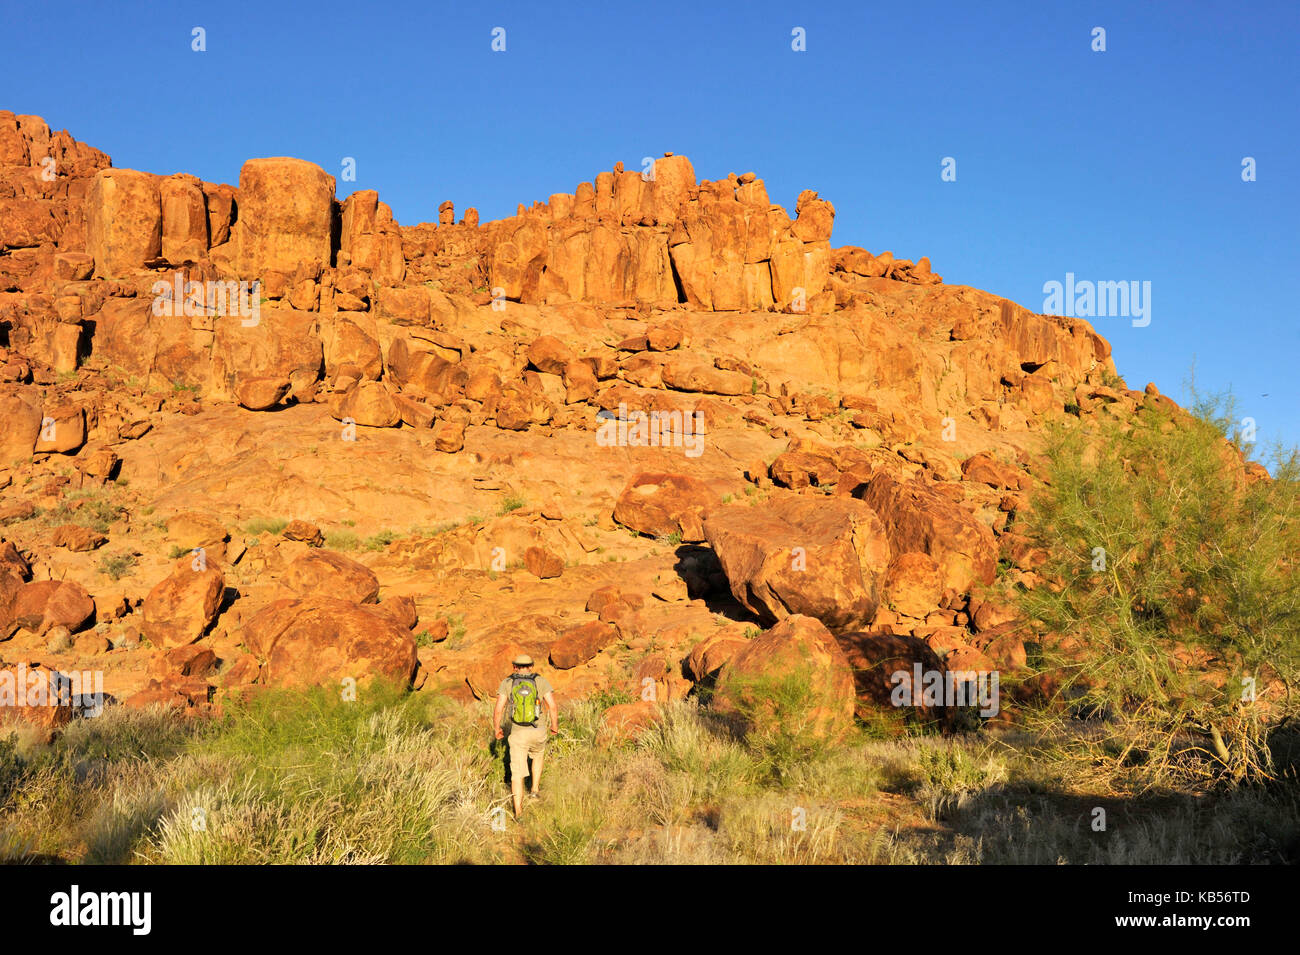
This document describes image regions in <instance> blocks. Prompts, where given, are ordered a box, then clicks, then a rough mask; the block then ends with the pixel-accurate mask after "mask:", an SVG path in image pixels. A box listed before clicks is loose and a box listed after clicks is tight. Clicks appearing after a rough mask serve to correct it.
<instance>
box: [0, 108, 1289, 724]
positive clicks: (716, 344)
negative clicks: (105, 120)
mask: <svg viewBox="0 0 1300 955" xmlns="http://www.w3.org/2000/svg"><path fill="white" fill-rule="evenodd" d="M51 160H52V167H51V163H50V162H49V161H51ZM637 165H638V166H639V164H637ZM51 168H52V171H53V175H52V178H49V177H47V176H46V175H45V173H46V171H47V170H48V169H51ZM335 187H336V183H335V182H334V180H333V178H332V177H331V176H329V175H328V174H327V173H326V172H325V171H324V170H322V169H321V168H319V167H318V166H315V165H313V164H311V163H308V162H304V161H302V160H297V159H288V158H271V159H252V160H249V161H248V162H247V163H246V164H245V165H244V167H243V169H242V170H241V173H240V177H239V185H238V186H237V187H236V186H234V185H228V184H216V183H207V182H203V181H201V180H199V179H197V178H196V177H194V176H191V175H188V174H185V173H176V174H174V175H168V176H154V175H151V174H147V173H144V172H139V171H134V170H125V169H113V168H112V167H111V163H110V161H109V158H108V157H107V156H105V155H104V154H103V153H100V152H98V151H97V150H94V149H92V148H91V147H89V146H86V145H85V144H82V143H78V142H76V141H75V140H74V139H73V138H72V137H71V136H70V135H69V134H68V133H66V132H51V131H50V129H49V127H48V125H47V124H45V122H44V121H43V120H41V119H39V118H38V117H32V116H15V115H14V114H12V113H5V112H0V423H2V426H0V534H2V535H4V537H3V538H0V641H9V640H13V641H15V644H14V645H15V647H17V646H21V648H22V652H24V653H29V654H36V655H40V654H41V653H43V652H44V653H48V654H53V655H55V659H54V662H53V663H52V664H51V665H52V666H55V665H57V666H62V665H63V663H64V660H63V657H62V656H60V655H62V654H71V655H73V656H74V657H78V656H79V657H86V658H93V660H94V663H95V665H97V666H99V665H102V666H104V667H105V669H107V670H108V671H109V676H110V678H111V679H110V683H111V684H112V681H117V682H116V684H115V685H111V689H110V692H111V693H112V694H113V695H114V696H115V697H116V698H118V699H124V700H130V701H131V702H132V704H133V705H144V704H147V703H161V704H165V705H168V706H175V707H177V708H178V709H180V710H182V711H184V712H198V711H203V710H204V709H206V708H207V707H208V706H209V704H219V702H220V700H221V699H222V695H223V694H225V693H226V692H229V691H230V690H231V689H232V688H238V687H245V686H247V685H248V684H252V683H261V684H266V683H271V684H277V685H286V686H305V685H312V684H320V685H327V686H333V687H338V686H340V682H341V681H343V680H347V679H355V680H357V681H358V682H359V683H363V682H365V681H366V680H368V679H371V678H373V677H376V676H379V677H382V678H384V679H392V680H396V681H398V682H404V681H410V680H412V676H413V674H414V675H415V677H414V684H413V685H414V687H418V688H419V691H420V692H443V693H447V694H448V695H450V696H452V697H453V698H455V699H458V700H462V701H465V700H468V699H470V698H473V697H478V698H487V697H491V696H492V695H493V694H494V693H495V690H496V686H497V684H498V683H499V681H500V679H501V677H502V676H503V675H504V674H505V673H507V672H509V669H510V665H509V661H510V659H511V658H512V656H513V655H514V654H516V653H518V652H519V651H520V650H525V651H527V652H529V653H530V654H532V655H533V656H534V657H535V658H536V659H537V660H538V661H539V663H540V664H542V665H545V666H547V673H548V678H553V683H554V685H555V686H556V689H557V692H559V693H560V694H561V696H562V697H564V696H565V694H570V695H569V696H568V697H567V698H580V697H582V696H587V695H590V694H592V693H596V692H598V691H602V690H609V689H611V688H618V689H620V690H623V691H630V692H632V693H634V694H641V693H649V694H650V695H652V696H654V699H653V700H652V699H645V700H642V701H641V702H638V703H636V704H629V705H628V707H626V708H623V709H615V710H612V711H611V716H610V719H611V721H613V723H618V724H620V725H621V724H622V722H623V720H624V718H626V719H627V720H628V721H630V723H636V724H637V725H645V724H648V722H650V721H653V720H654V719H657V718H658V714H659V710H658V706H659V704H660V703H662V702H663V701H664V700H668V699H678V698H680V697H682V696H684V695H686V693H687V692H688V691H690V690H691V689H692V686H693V683H705V684H707V682H708V681H712V680H719V681H722V682H725V681H726V679H727V674H728V673H731V674H733V675H734V677H733V678H734V679H735V680H737V681H739V682H738V683H737V684H736V686H739V685H741V684H743V683H744V681H743V680H741V679H740V676H741V675H742V674H746V673H750V674H758V675H761V674H767V675H773V674H775V675H778V676H779V675H780V674H782V673H786V672H789V671H790V669H791V668H792V667H795V666H796V665H798V666H804V665H808V666H810V667H811V672H812V674H813V675H812V680H813V684H812V685H814V686H815V688H816V693H817V694H818V699H819V700H820V702H819V703H818V707H819V710H820V711H821V716H819V725H821V726H824V728H825V731H826V732H828V733H833V732H834V731H835V727H837V726H840V725H843V723H844V720H845V718H846V717H845V714H847V713H849V712H851V710H852V708H853V706H854V697H855V685H854V683H853V678H852V677H849V678H848V682H846V681H845V678H844V674H843V670H844V666H845V661H844V654H847V655H848V658H849V660H851V661H852V663H853V667H854V668H856V670H857V671H858V672H857V682H856V699H857V705H858V707H859V713H860V714H866V713H878V712H880V706H881V704H880V702H879V700H878V699H877V696H878V694H879V692H880V690H881V687H882V685H883V684H882V680H883V679H884V678H885V677H886V676H887V674H886V673H885V672H884V668H886V667H887V666H890V665H893V662H898V661H903V662H909V663H917V662H920V663H922V664H924V665H925V666H932V665H942V657H943V656H944V655H945V654H946V655H949V656H952V659H953V660H956V661H958V662H962V663H968V664H972V665H977V666H976V668H977V669H978V668H980V667H988V666H996V667H999V668H1004V669H1008V670H1012V669H1016V668H1018V667H1021V666H1023V665H1024V662H1025V660H1026V658H1027V653H1026V650H1025V644H1024V640H1025V635H1024V634H1023V633H1022V627H1023V626H1025V625H1024V623H1023V622H1022V621H1019V620H1017V619H1015V618H1014V616H1013V615H1011V614H1009V613H1008V612H1007V610H1006V608H1004V607H1002V606H1000V605H999V604H998V603H997V602H996V601H994V600H992V599H991V598H988V597H986V596H985V595H984V594H983V585H984V584H985V583H987V582H988V581H990V580H992V579H993V576H994V570H995V568H996V566H997V561H998V560H999V558H1001V559H1003V560H1004V561H1008V562H1010V563H1011V564H1012V565H1013V568H1012V570H1013V573H1014V574H1015V575H1016V576H1015V577H1014V579H1016V580H1017V581H1020V582H1022V583H1024V584H1025V585H1026V586H1029V585H1034V584H1035V582H1036V581H1035V576H1034V570H1035V567H1036V565H1037V564H1036V562H1037V563H1041V557H1042V555H1041V554H1037V555H1036V554H1034V553H1033V552H1032V549H1031V548H1030V546H1029V545H1028V542H1027V541H1026V540H1025V539H1024V538H1023V537H1021V536H1019V535H1018V534H1017V520H1018V512H1020V511H1022V510H1023V508H1024V507H1025V504H1026V500H1027V495H1029V494H1030V493H1032V491H1033V488H1034V487H1035V481H1036V480H1037V479H1038V478H1039V477H1040V475H1039V474H1038V473H1037V471H1035V470H1034V466H1035V464H1034V461H1035V459H1034V455H1035V454H1036V449H1037V447H1038V441H1039V436H1040V435H1041V433H1042V431H1043V430H1044V428H1045V427H1046V426H1047V425H1048V424H1049V423H1051V422H1053V421H1055V420H1058V419H1061V418H1062V417H1063V416H1064V415H1065V414H1066V413H1067V412H1066V408H1067V407H1069V408H1070V412H1069V413H1070V414H1071V415H1074V414H1075V413H1076V412H1077V418H1074V419H1072V420H1077V421H1082V422H1083V423H1084V424H1085V425H1086V424H1087V423H1088V422H1089V420H1091V419H1092V418H1093V416H1095V415H1107V416H1116V415H1118V416H1124V415H1129V414H1132V413H1134V411H1135V410H1136V409H1137V408H1139V407H1155V408H1160V409H1164V410H1166V411H1169V412H1171V413H1175V414H1176V413H1177V408H1176V407H1175V406H1173V404H1172V402H1170V401H1169V400H1168V399H1167V398H1164V397H1163V396H1162V395H1160V394H1159V392H1158V390H1157V389H1154V388H1149V389H1148V390H1147V392H1145V393H1141V392H1131V391H1127V390H1126V389H1124V388H1122V387H1116V386H1115V383H1114V381H1113V380H1112V376H1113V375H1114V371H1115V369H1114V365H1113V362H1112V361H1111V358H1110V348H1109V345H1107V343H1106V342H1105V341H1104V340H1102V339H1101V338H1100V337H1099V336H1098V335H1097V334H1096V333H1095V332H1094V331H1093V330H1092V329H1091V328H1090V327H1089V326H1088V325H1087V323H1085V322H1082V321H1079V320H1075V319H1064V318H1054V317H1051V316H1043V315H1037V314H1034V313H1033V312H1031V311H1029V310H1027V309H1025V308H1022V307H1020V306H1018V305H1016V304H1014V303H1012V302H1008V301H1005V300H1003V299H1001V298H998V297H997V296H994V295H990V294H987V293H984V292H980V291H979V290H977V289H972V288H966V287H956V286H949V285H944V284H943V281H942V279H941V278H940V277H939V276H938V275H936V274H935V273H934V271H933V269H932V266H931V263H930V261H929V260H928V259H927V258H925V257H917V258H915V259H907V258H903V257H902V256H901V255H899V256H895V255H894V254H893V253H892V252H887V251H883V250H881V251H876V252H874V253H873V252H868V251H867V250H866V249H862V248H858V247H856V246H844V245H841V246H834V245H832V241H833V237H832V231H833V226H834V220H835V207H834V205H832V203H831V201H830V200H829V199H827V198H823V197H822V196H820V195H818V194H817V193H816V192H814V191H812V190H804V191H803V192H801V193H799V194H798V197H797V199H796V201H795V203H794V206H793V208H792V209H786V208H782V207H781V206H779V205H775V204H773V203H772V201H771V197H770V196H769V195H768V193H767V190H766V187H765V185H764V183H763V181H762V180H761V179H759V178H758V177H757V176H756V175H755V174H753V173H744V174H743V175H728V176H726V177H725V178H721V179H716V180H712V181H711V180H708V179H702V178H700V176H699V175H697V172H696V170H695V168H694V167H693V165H692V164H691V162H690V160H688V159H687V158H686V157H684V156H673V155H665V156H664V157H662V158H661V159H659V160H657V161H655V162H653V163H652V164H650V165H648V166H647V167H646V168H644V169H640V168H636V166H634V167H633V168H632V169H626V168H624V166H623V164H621V163H620V164H617V165H616V166H615V167H614V168H613V169H612V170H607V171H603V172H600V173H598V174H596V175H594V176H593V177H592V178H591V180H590V181H589V182H584V183H580V184H578V185H577V186H576V188H574V190H573V191H572V192H571V193H570V192H554V193H551V194H550V195H548V196H545V197H544V201H537V202H532V203H528V204H523V205H520V206H519V211H518V212H517V214H516V215H513V216H510V217H507V218H505V219H501V220H497V221H489V222H480V221H479V216H478V214H477V212H476V211H475V210H473V209H466V210H465V212H464V216H463V218H461V219H460V220H459V221H457V217H456V211H455V206H454V205H453V204H452V203H451V201H450V200H448V201H446V202H444V203H442V204H441V205H440V206H437V207H432V206H431V207H430V210H429V215H428V218H429V220H430V221H427V222H422V223H418V224H414V225H400V224H398V223H397V222H395V221H394V219H393V216H392V212H391V210H390V208H389V207H388V205H386V204H385V203H384V202H383V201H382V200H381V197H380V196H379V194H378V193H376V192H374V191H372V190H361V191H357V192H354V193H352V194H351V195H350V196H336V195H335ZM539 198H542V197H539ZM458 202H459V200H458ZM461 204H462V205H463V203H461ZM435 213H436V214H435ZM917 251H923V250H917ZM909 254H911V253H909ZM159 283H161V285H160V284H159ZM241 283H242V284H241ZM254 283H256V284H254ZM159 288H165V289H166V290H167V293H166V295H160V294H159V291H158V290H159ZM651 416H653V421H654V422H655V423H656V425H657V426H658V427H659V428H660V430H659V432H658V433H656V432H655V430H654V427H648V428H647V429H646V430H645V431H643V430H641V428H640V426H639V425H638V426H636V427H633V425H634V424H635V423H636V422H638V421H640V422H647V423H649V422H650V421H651ZM688 422H689V423H690V424H691V425H692V428H691V432H690V436H689V441H688V440H685V438H686V436H685V434H684V433H683V434H677V433H672V434H667V435H665V434H664V432H663V426H664V424H665V423H669V424H670V425H671V428H670V429H669V430H670V431H672V430H674V429H675V431H679V432H684V431H685V426H686V424H687V423H688ZM652 438H653V440H652ZM665 438H666V440H665ZM959 462H960V463H959ZM1031 473H1033V475H1034V477H1033V478H1031V477H1030V474H1031ZM1247 479H1250V480H1262V479H1264V478H1263V477H1261V476H1259V475H1258V474H1257V473H1254V472H1247V471H1246V470H1245V469H1243V474H1242V480H1243V481H1245V480H1247ZM48 516H53V517H54V519H53V520H50V519H44V520H43V519H42V518H46V517H48ZM254 522H256V523H257V525H258V526H260V527H262V528H266V527H276V526H284V527H285V533H284V534H279V533H276V532H274V531H273V532H272V533H269V534H268V533H266V532H265V531H264V530H262V531H258V530H257V529H256V528H254V527H253V523H254ZM244 528H248V529H247V530H244ZM629 532H630V533H629ZM327 540H328V541H330V544H331V547H334V546H337V548H338V549H337V550H324V549H322V548H321V545H322V544H323V543H324V542H325V541H327ZM335 541H337V542H338V543H337V545H336V544H335ZM195 548H202V549H203V553H204V555H205V557H206V559H207V560H208V561H209V563H208V564H207V568H206V569H200V570H195V569H193V562H194V560H195V557H194V555H193V554H192V553H191V551H192V550H194V549H195ZM342 550H347V551H348V553H347V554H344V553H341V552H340V551H342ZM181 553H183V554H185V555H187V556H184V557H182V558H181V559H180V560H179V561H178V560H176V557H175V556H174V554H181ZM218 561H219V562H220V567H219V569H218V567H217V564H216V562H218ZM33 578H35V579H33ZM381 587H382V593H383V596H384V600H383V602H382V603H378V599H379V595H380V592H381ZM92 594H93V596H92ZM593 616H594V617H596V618H598V619H594V620H593V619H592V618H593ZM756 618H757V620H756ZM756 622H757V623H761V624H765V625H769V626H771V628H772V629H771V630H769V631H768V632H767V633H761V634H759V635H758V636H756V637H755V636H753V633H751V631H757V630H758V628H757V627H755V626H754V624H755V623H756ZM92 623H95V624H103V625H104V626H102V627H100V626H96V627H94V628H93V629H92V628H91V624H92ZM412 627H415V628H417V629H418V631H419V634H420V636H419V638H418V640H419V644H420V645H419V647H418V650H417V648H416V646H415V643H416V639H417V638H416V637H413V636H412V629H411V628H412ZM63 628H66V629H67V631H68V632H67V633H64V632H63ZM828 632H829V633H833V634H834V635H836V637H837V638H838V642H836V641H835V640H831V641H830V642H828V640H827V635H828ZM141 637H144V638H145V640H146V641H147V644H152V645H153V646H154V648H155V650H150V649H149V647H148V645H147V644H146V645H145V648H144V650H143V651H142V650H140V649H138V648H139V647H140V646H141V643H142V641H141V639H140V638H141ZM110 645H111V646H112V647H113V649H112V651H111V652H105V647H106V646H110ZM157 648H165V649H167V650H169V651H171V650H174V649H175V648H181V651H183V652H177V653H176V654H175V655H174V656H173V655H170V654H162V653H156V649H157ZM787 651H789V652H791V653H796V656H789V655H788V654H787ZM805 651H806V652H805ZM141 653H145V654H148V653H156V656H157V657H158V659H159V660H160V661H161V662H159V663H158V668H157V669H154V668H151V667H145V666H140V665H134V664H133V660H135V659H138V657H136V655H137V654H141ZM417 660H418V664H419V665H418V670H417V667H416V663H417ZM891 661H892V662H891ZM949 662H952V661H949ZM629 681H631V682H629ZM918 715H920V716H921V717H922V718H923V719H939V718H940V717H941V716H942V714H938V713H928V712H922V713H920V714H918ZM611 725H613V724H611Z"/></svg>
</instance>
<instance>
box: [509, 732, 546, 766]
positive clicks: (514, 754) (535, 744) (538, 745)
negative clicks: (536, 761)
mask: <svg viewBox="0 0 1300 955" xmlns="http://www.w3.org/2000/svg"><path fill="white" fill-rule="evenodd" d="M508 739H509V741H510V778H511V779H519V780H522V779H523V778H524V777H525V776H527V775H528V757H530V756H532V757H534V758H536V757H538V756H541V755H542V752H543V751H544V750H545V749H546V724H545V723H541V722H539V723H538V724H537V725H536V726H516V725H515V724H513V723H512V724H510V736H509V737H508Z"/></svg>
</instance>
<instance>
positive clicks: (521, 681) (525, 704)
mask: <svg viewBox="0 0 1300 955" xmlns="http://www.w3.org/2000/svg"><path fill="white" fill-rule="evenodd" d="M510 679H511V681H512V682H511V686H510V720H511V722H513V723H517V724H518V725H520V726H536V725H537V716H538V712H537V677H536V675H528V676H522V675H521V676H516V675H514V674H511V676H510Z"/></svg>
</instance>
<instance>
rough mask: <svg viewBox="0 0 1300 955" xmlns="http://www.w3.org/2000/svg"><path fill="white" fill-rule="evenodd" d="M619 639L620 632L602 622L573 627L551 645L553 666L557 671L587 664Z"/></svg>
mask: <svg viewBox="0 0 1300 955" xmlns="http://www.w3.org/2000/svg"><path fill="white" fill-rule="evenodd" d="M617 639H618V631H617V630H616V629H615V628H614V627H613V626H612V625H611V624H608V623H603V622H601V621H600V620H592V621H589V622H588V623H584V624H579V625H578V626H576V627H571V628H569V629H568V630H566V631H564V633H562V634H560V639H558V640H556V641H555V643H553V644H551V665H552V666H553V667H555V668H556V669H557V670H569V669H572V668H573V667H576V666H578V665H579V664H581V663H586V662H587V661H588V660H590V659H591V658H592V657H594V656H595V655H596V654H597V653H599V652H600V651H601V650H603V649H605V648H606V647H607V646H609V645H610V644H611V643H613V642H614V641H615V640H617Z"/></svg>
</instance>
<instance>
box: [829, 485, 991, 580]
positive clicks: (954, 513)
mask: <svg viewBox="0 0 1300 955" xmlns="http://www.w3.org/2000/svg"><path fill="white" fill-rule="evenodd" d="M853 493H854V497H857V498H860V499H861V500H863V501H865V502H866V503H867V504H868V505H870V506H871V508H872V509H873V510H874V511H875V512H876V513H877V514H879V515H880V518H881V520H882V521H884V525H885V532H886V534H888V535H889V542H890V544H891V545H892V546H893V548H894V552H895V553H898V554H906V553H911V552H918V553H924V554H929V555H930V556H931V557H932V558H934V560H935V562H936V563H937V564H938V565H939V569H940V574H941V576H942V580H943V586H944V587H945V588H951V589H952V590H954V591H956V592H957V593H961V594H964V593H969V592H970V590H971V588H972V587H973V586H974V585H975V584H976V583H977V582H978V583H984V584H991V583H993V578H994V576H995V575H996V573H997V564H998V544H997V540H996V538H994V536H993V532H992V531H991V530H989V527H988V525H987V524H984V523H982V522H981V521H980V520H979V519H978V518H976V517H975V515H974V514H972V513H971V512H970V511H968V510H966V509H965V508H963V507H961V506H960V505H958V504H955V503H953V502H952V501H951V500H949V499H948V498H946V497H943V496H942V495H941V494H939V493H937V492H936V491H934V490H932V489H931V488H929V487H927V486H926V485H925V484H924V483H922V482H921V481H920V480H913V481H907V482H903V481H899V480H897V479H896V478H894V477H893V476H891V475H889V474H886V473H885V472H883V471H881V472H878V473H877V474H876V475H875V476H873V477H872V478H871V480H869V481H867V482H866V483H865V484H863V485H861V486H860V487H859V488H858V489H857V490H855V491H854V492H853Z"/></svg>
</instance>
